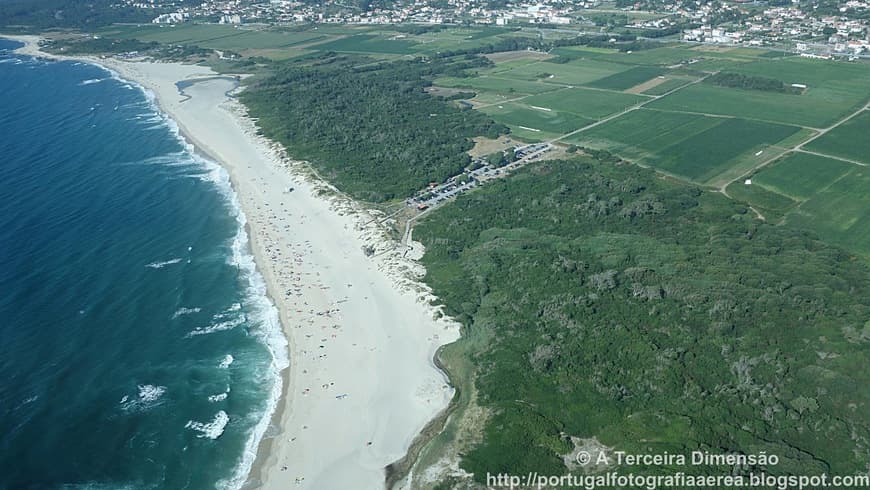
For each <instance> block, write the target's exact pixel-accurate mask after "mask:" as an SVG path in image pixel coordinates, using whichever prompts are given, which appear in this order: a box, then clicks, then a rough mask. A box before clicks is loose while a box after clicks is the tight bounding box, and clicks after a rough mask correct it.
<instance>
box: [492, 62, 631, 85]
mask: <svg viewBox="0 0 870 490" xmlns="http://www.w3.org/2000/svg"><path fill="white" fill-rule="evenodd" d="M501 68H502V67H501V66H498V67H496V68H495V69H494V70H493V73H498V76H499V77H502V78H510V79H516V80H541V81H544V82H547V83H557V84H562V85H581V84H584V83H587V82H591V81H593V80H597V79H599V78H604V77H607V76H610V75H613V74H615V73H619V72H621V71H625V70H627V69H628V67H627V66H625V65H620V64H618V63H609V62H606V61H596V60H574V61H571V62H569V63H562V64H560V63H551V62H548V61H538V62H535V63H526V64H524V65H522V66H518V67H515V68H512V69H510V70H503V69H501ZM484 73H485V72H484ZM543 74H549V75H553V77H552V78H549V77H541V75H543Z"/></svg>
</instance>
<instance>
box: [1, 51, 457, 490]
mask: <svg viewBox="0 0 870 490" xmlns="http://www.w3.org/2000/svg"><path fill="white" fill-rule="evenodd" d="M4 37H7V38H9V39H14V40H17V41H20V42H25V44H26V47H25V48H21V49H20V50H19V52H21V53H22V54H28V55H32V56H39V57H48V58H54V59H68V60H74V61H80V62H87V63H92V64H97V65H99V66H102V67H104V68H108V69H109V70H110V71H113V72H115V73H117V74H118V75H119V76H120V77H121V78H123V79H126V80H130V81H132V82H134V83H136V84H139V85H140V86H143V87H145V88H146V89H148V90H149V91H151V92H152V93H153V94H154V96H155V102H156V104H157V106H158V108H159V110H160V111H161V112H163V113H164V114H166V115H167V117H169V118H170V119H171V120H173V121H174V122H175V124H176V125H177V126H178V130H179V132H180V134H181V135H182V137H183V138H185V139H186V140H187V141H188V142H189V143H190V144H192V145H193V146H194V147H195V149H196V151H197V152H199V153H201V154H202V155H205V156H206V157H207V158H209V159H210V160H213V161H215V162H216V163H218V164H220V165H221V167H223V168H224V169H225V170H226V171H227V173H228V175H229V177H230V181H231V185H232V188H233V190H234V192H235V193H236V195H237V197H238V201H239V206H240V208H241V210H242V212H243V213H244V214H245V216H246V217H247V221H246V223H245V232H246V233H247V235H248V241H249V246H250V249H251V253H252V255H253V257H254V259H255V262H256V268H257V270H258V271H259V272H260V274H261V275H262V277H263V279H264V281H265V283H266V292H267V296H268V297H269V299H270V300H271V301H272V303H273V304H274V305H275V307H276V308H277V309H278V311H279V316H280V320H281V326H282V331H283V333H284V336H285V338H286V340H287V342H288V345H289V348H288V350H289V362H290V367H289V368H288V369H283V370H281V371H280V378H279V379H280V381H279V383H281V388H282V390H281V396H280V398H279V400H278V403H277V406H276V407H275V410H274V411H273V412H272V413H271V414H264V420H265V419H266V418H268V420H269V424H268V427H267V428H266V430H265V434H264V435H263V437H262V438H261V439H260V440H259V441H258V444H257V450H256V456H255V458H254V460H253V464H252V466H251V469H250V472H249V473H248V476H247V481H246V482H245V483H244V487H245V488H248V487H251V486H255V487H262V488H284V487H287V486H289V485H290V484H294V487H299V488H336V487H342V486H345V487H354V488H360V487H362V488H375V487H383V486H384V484H385V469H386V467H387V466H388V465H390V464H392V463H394V462H396V461H398V460H400V459H401V458H403V457H405V455H406V454H407V451H408V449H409V448H410V447H411V444H412V442H413V441H414V440H415V439H416V438H417V436H418V434H419V433H420V432H421V431H422V430H423V429H424V427H426V426H428V424H429V423H430V421H432V420H433V419H435V418H436V417H437V416H438V415H439V414H440V413H442V412H443V411H444V410H445V409H446V408H447V406H448V403H449V401H450V400H451V398H452V396H453V393H454V390H453V389H452V388H450V387H449V385H448V382H447V378H446V374H445V373H443V371H441V370H440V369H439V368H438V367H437V366H436V364H435V362H434V360H433V357H434V355H435V352H436V350H437V349H438V348H439V347H440V346H442V345H444V344H446V343H449V342H452V341H453V340H455V339H456V338H458V336H459V329H458V326H457V325H456V324H455V323H453V322H451V321H449V320H447V319H446V318H442V319H439V320H435V319H434V317H435V316H436V314H437V313H439V312H440V310H439V308H437V307H433V306H431V305H430V304H429V302H430V301H431V300H432V299H434V296H432V294H431V291H429V290H428V288H427V287H426V286H424V285H422V284H421V283H419V279H420V277H422V273H423V270H422V267H421V266H420V265H419V264H418V263H416V262H414V260H413V259H406V258H404V257H403V254H402V251H400V250H399V249H397V248H393V247H394V246H395V242H393V241H390V240H389V239H388V238H387V237H386V235H385V233H384V230H383V229H382V228H381V227H380V225H378V224H376V223H374V222H375V221H377V219H378V218H382V217H383V216H382V215H380V214H379V213H377V212H376V211H372V210H366V209H364V208H362V206H360V205H359V204H358V203H356V202H354V201H351V200H349V199H348V198H347V197H346V196H343V195H341V194H340V193H339V192H338V191H337V190H336V189H335V188H333V187H332V186H330V185H329V184H328V183H325V182H323V181H320V180H319V179H317V178H316V177H313V176H312V174H313V170H311V169H310V168H308V167H307V166H306V165H305V164H304V163H301V162H296V161H293V160H290V159H289V158H287V157H286V155H284V152H283V150H282V149H280V147H278V145H277V144H275V143H273V142H271V141H268V140H266V139H265V138H263V137H262V136H259V135H257V134H256V126H255V123H254V121H253V120H251V119H250V118H249V117H247V115H246V111H245V109H244V107H243V106H241V103H240V102H238V101H237V100H235V99H232V98H229V97H227V92H230V91H232V90H234V89H235V87H231V88H230V89H229V90H228V89H227V87H226V84H228V83H231V82H229V81H228V80H222V79H221V78H215V77H216V76H219V74H217V73H215V72H213V71H212V70H211V69H210V68H208V67H203V66H198V65H183V64H179V63H159V62H131V61H120V60H117V59H113V58H108V59H96V58H92V57H78V56H76V57H70V56H53V55H50V54H46V53H43V52H41V51H39V48H38V44H37V42H38V38H37V37H35V36H4ZM185 80H187V81H194V80H195V83H193V84H192V85H189V86H186V87H184V90H185V92H184V94H180V93H179V91H178V89H177V87H176V86H175V83H176V82H179V81H185ZM178 99H182V100H178ZM241 162H244V163H241ZM245 164H247V165H245ZM291 187H292V188H294V189H295V190H293V191H292V192H288V191H287V189H289V188H291ZM363 246H374V247H375V248H376V249H377V250H378V254H377V257H365V256H364V254H363V253H362V247H363ZM288 252H289V254H288ZM412 252H413V254H409V255H414V256H416V257H419V256H420V255H421V247H420V246H419V244H415V246H414V249H413V250H412ZM336 269H338V270H337V271H336ZM360 296H361V298H360ZM315 337H317V338H315ZM318 385H319V386H318Z"/></svg>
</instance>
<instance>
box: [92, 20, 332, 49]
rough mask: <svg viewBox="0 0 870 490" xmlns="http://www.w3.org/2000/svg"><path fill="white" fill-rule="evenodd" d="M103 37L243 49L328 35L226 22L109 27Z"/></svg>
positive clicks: (295, 43)
mask: <svg viewBox="0 0 870 490" xmlns="http://www.w3.org/2000/svg"><path fill="white" fill-rule="evenodd" d="M103 35H104V36H106V37H116V38H125V39H138V40H140V41H145V42H148V41H156V42H159V43H165V44H192V45H197V46H199V47H202V48H209V49H220V50H232V51H244V50H248V49H277V48H285V47H289V46H294V45H298V44H303V43H310V42H315V41H318V40H320V39H327V37H326V36H324V35H323V34H321V33H318V32H317V31H304V32H295V31H289V30H257V29H248V28H244V29H243V28H238V27H232V26H226V25H204V24H180V25H178V26H143V27H127V26H121V27H112V30H111V31H106V32H105V33H103Z"/></svg>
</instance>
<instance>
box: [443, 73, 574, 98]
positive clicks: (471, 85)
mask: <svg viewBox="0 0 870 490" xmlns="http://www.w3.org/2000/svg"><path fill="white" fill-rule="evenodd" d="M435 85H438V86H441V87H451V88H453V87H460V88H468V89H472V90H482V91H485V92H494V93H497V94H503V95H508V94H512V95H513V96H514V97H518V96H519V95H520V94H540V93H544V92H549V91H551V90H558V89H560V88H562V87H561V86H559V85H555V84H550V83H543V82H531V81H524V80H509V79H505V78H501V77H496V76H481V77H467V78H455V77H442V78H438V79H436V80H435Z"/></svg>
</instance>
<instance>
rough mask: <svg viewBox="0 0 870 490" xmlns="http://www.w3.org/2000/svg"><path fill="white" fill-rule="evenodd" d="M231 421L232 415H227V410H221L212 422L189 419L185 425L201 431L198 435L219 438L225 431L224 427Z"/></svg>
mask: <svg viewBox="0 0 870 490" xmlns="http://www.w3.org/2000/svg"><path fill="white" fill-rule="evenodd" d="M229 421H230V416H229V415H227V413H226V412H224V411H223V410H221V411H220V412H218V413H216V414H215V416H214V420H212V421H211V422H207V423H203V422H197V421H195V420H188V421H187V424H186V425H185V426H184V428H186V429H193V430H195V431H197V432H199V435H197V436H196V437H204V438H208V439H217V438H218V437H220V436H221V434H223V433H224V428H225V427H226V426H227V423H228V422H229Z"/></svg>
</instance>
